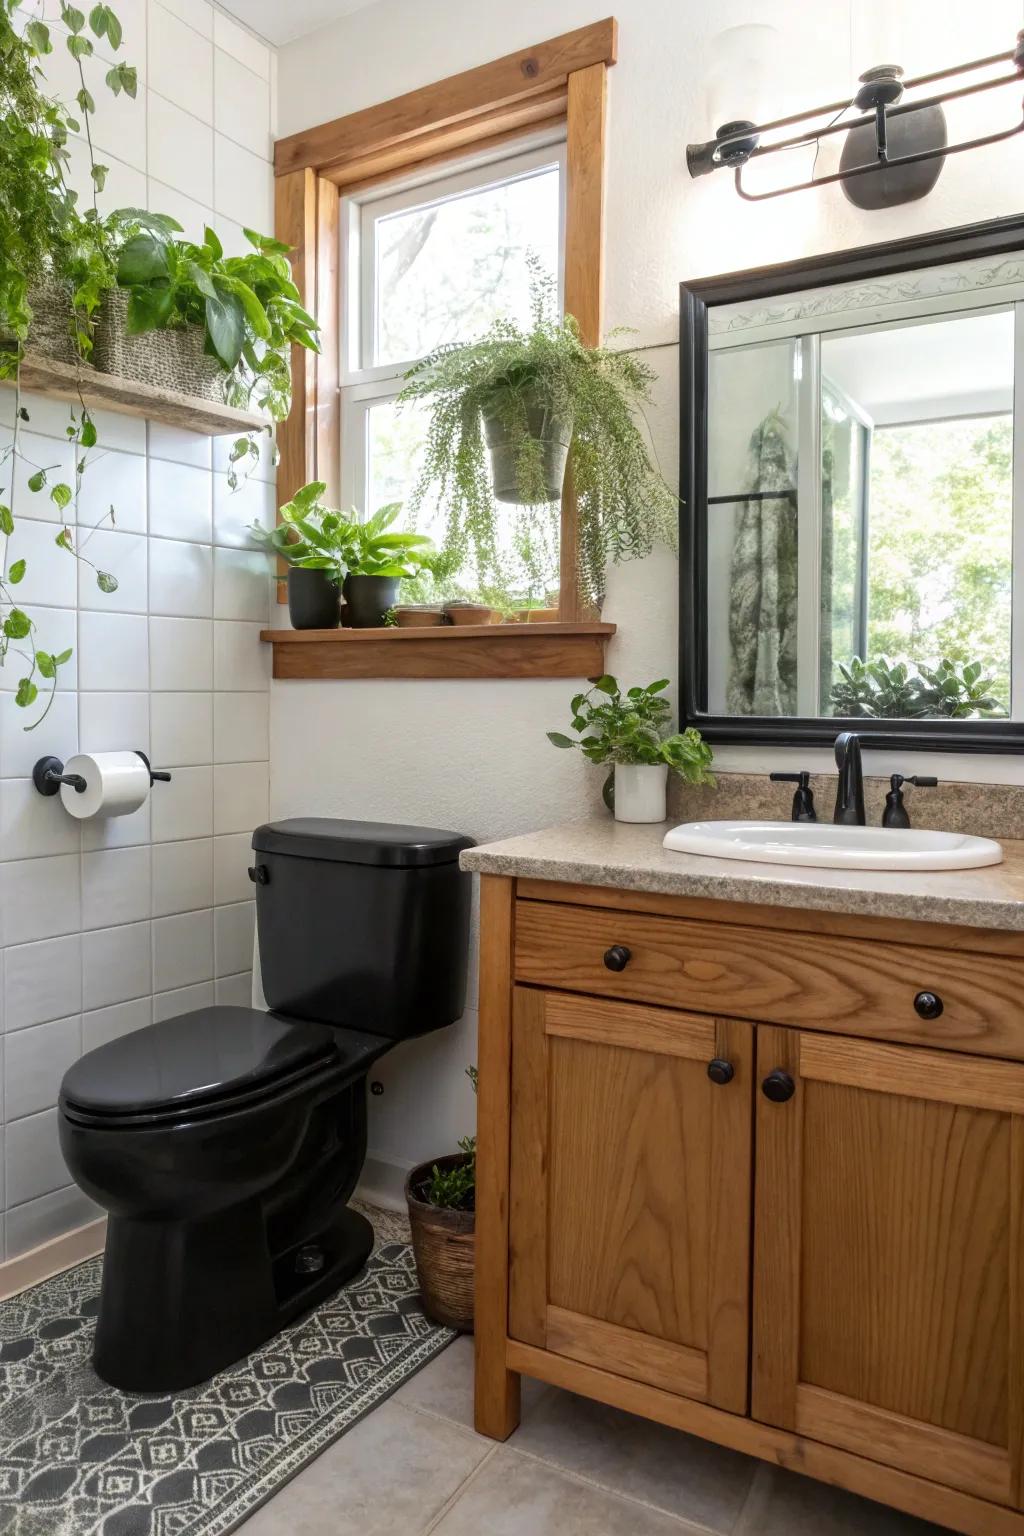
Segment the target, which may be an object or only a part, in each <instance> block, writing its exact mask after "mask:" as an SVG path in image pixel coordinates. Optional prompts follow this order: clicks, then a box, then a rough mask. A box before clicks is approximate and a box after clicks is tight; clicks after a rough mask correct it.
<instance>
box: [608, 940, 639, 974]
mask: <svg viewBox="0 0 1024 1536" xmlns="http://www.w3.org/2000/svg"><path fill="white" fill-rule="evenodd" d="M632 953H633V952H632V950H630V949H627V948H626V946H625V944H613V945H612V947H611V949H606V950H605V952H604V963H605V965H606V966H607V968H608V969H609V970H610V971H624V970H625V969H626V966H627V965H628V964H629V961H630V957H631V955H632Z"/></svg>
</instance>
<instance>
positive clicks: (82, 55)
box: [68, 37, 93, 112]
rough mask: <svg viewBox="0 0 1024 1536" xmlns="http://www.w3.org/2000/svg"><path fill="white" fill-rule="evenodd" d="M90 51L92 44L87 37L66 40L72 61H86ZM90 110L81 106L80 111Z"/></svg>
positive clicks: (90, 109)
mask: <svg viewBox="0 0 1024 1536" xmlns="http://www.w3.org/2000/svg"><path fill="white" fill-rule="evenodd" d="M92 51H93V48H92V42H91V40H90V39H89V38H88V37H69V38H68V53H70V55H71V57H72V58H73V59H88V58H91V57H92ZM89 99H90V101H91V100H92V98H91V97H90V98H89ZM79 106H82V102H81V92H79ZM92 110H93V108H92V107H85V106H82V111H83V112H91V111H92Z"/></svg>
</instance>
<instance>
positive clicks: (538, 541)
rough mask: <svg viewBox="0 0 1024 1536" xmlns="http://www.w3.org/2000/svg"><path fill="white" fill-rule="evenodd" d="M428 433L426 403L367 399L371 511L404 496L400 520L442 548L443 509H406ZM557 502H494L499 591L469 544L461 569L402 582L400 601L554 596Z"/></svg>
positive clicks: (530, 601) (506, 604) (499, 605)
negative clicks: (439, 577) (484, 578)
mask: <svg viewBox="0 0 1024 1536" xmlns="http://www.w3.org/2000/svg"><path fill="white" fill-rule="evenodd" d="M426 433H427V408H426V407H425V406H423V405H422V404H409V405H403V406H402V407H401V409H399V408H398V407H397V406H396V405H395V403H394V401H393V400H385V401H381V402H380V403H379V404H375V405H371V406H369V408H368V410H367V413H366V434H367V456H366V457H367V499H366V510H367V513H368V514H372V513H374V512H376V511H377V510H378V508H379V507H382V506H386V505H387V504H388V503H389V502H393V501H400V502H402V503H404V510H403V515H402V518H401V520H400V524H399V526H401V527H402V528H403V529H412V530H414V531H415V532H417V533H425V534H427V535H428V536H429V537H430V538H432V539H433V540H434V543H435V544H436V545H437V546H438V547H439V548H440V546H441V545H442V544H443V542H444V537H445V522H446V520H445V516H444V514H443V512H440V511H439V510H438V509H437V508H436V507H435V506H431V505H429V504H425V505H423V506H421V507H420V509H419V512H418V514H416V515H414V514H413V511H412V497H413V490H414V488H415V485H416V481H417V478H418V476H419V472H420V468H421V465H422V453H423V442H424V439H425V437H426ZM559 523H560V507H559V504H558V503H557V502H556V503H554V504H553V505H551V506H542V507H510V506H499V507H498V554H499V560H500V564H501V569H502V576H503V581H502V584H501V585H502V590H501V593H500V594H499V592H498V591H497V590H495V589H494V588H493V587H492V586H489V585H486V584H482V583H481V580H480V573H479V571H478V569H477V564H476V560H475V558H474V555H473V551H472V550H469V551H467V554H466V558H465V561H464V562H463V565H462V567H461V569H459V570H457V571H455V572H454V573H452V574H451V576H450V577H448V578H447V579H446V580H445V581H443V582H441V583H437V582H434V581H432V580H431V579H430V578H429V577H427V578H424V579H423V580H422V581H420V582H418V583H415V584H413V583H411V582H404V583H403V585H402V601H403V602H425V601H433V600H435V599H436V600H451V599H453V598H479V599H482V600H483V601H485V602H489V603H491V604H492V606H493V607H494V608H496V609H498V610H501V611H505V612H507V611H510V610H514V609H516V608H539V607H546V606H548V605H549V602H550V605H551V606H557V603H558V558H559V557H558V548H559V543H558V535H559Z"/></svg>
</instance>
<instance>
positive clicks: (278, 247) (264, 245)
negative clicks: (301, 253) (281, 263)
mask: <svg viewBox="0 0 1024 1536" xmlns="http://www.w3.org/2000/svg"><path fill="white" fill-rule="evenodd" d="M242 233H243V235H244V236H245V238H246V239H247V240H248V242H249V244H250V245H254V246H255V247H256V249H257V250H258V251H261V252H263V254H264V255H267V256H287V255H288V253H289V251H290V250H291V246H290V245H284V244H283V243H282V242H281V241H280V240H275V239H274V238H273V237H272V236H271V235H260V234H257V233H256V231H255V230H254V229H246V228H245V227H244V226H243V228H242Z"/></svg>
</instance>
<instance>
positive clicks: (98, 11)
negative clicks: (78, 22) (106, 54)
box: [89, 5, 107, 37]
mask: <svg viewBox="0 0 1024 1536" xmlns="http://www.w3.org/2000/svg"><path fill="white" fill-rule="evenodd" d="M89 25H90V27H92V29H93V31H94V32H95V34H96V36H97V37H102V36H103V35H104V33H105V32H106V30H107V7H106V6H105V5H94V6H93V8H92V10H91V11H90V12H89Z"/></svg>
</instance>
